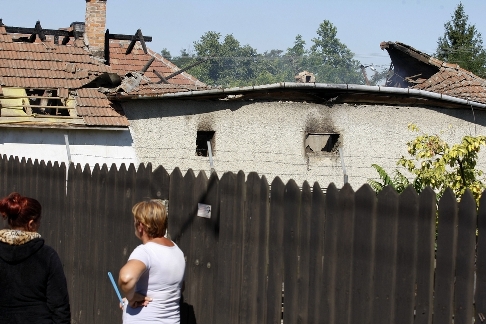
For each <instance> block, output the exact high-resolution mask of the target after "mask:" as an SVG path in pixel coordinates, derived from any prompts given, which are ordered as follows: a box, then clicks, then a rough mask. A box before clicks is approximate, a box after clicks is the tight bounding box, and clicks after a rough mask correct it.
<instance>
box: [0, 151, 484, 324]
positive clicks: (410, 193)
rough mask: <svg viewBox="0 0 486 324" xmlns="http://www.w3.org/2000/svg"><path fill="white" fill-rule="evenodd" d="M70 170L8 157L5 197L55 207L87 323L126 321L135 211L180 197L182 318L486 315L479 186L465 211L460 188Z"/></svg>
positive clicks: (56, 239)
mask: <svg viewBox="0 0 486 324" xmlns="http://www.w3.org/2000/svg"><path fill="white" fill-rule="evenodd" d="M67 171H68V172H67V173H66V167H65V165H64V164H61V165H58V164H57V163H54V164H51V163H47V164H46V163H44V162H40V163H39V162H38V161H34V162H32V161H30V160H28V161H26V160H24V159H23V160H20V161H19V159H18V158H12V157H11V158H7V157H6V156H3V157H2V158H1V159H0V194H1V196H5V195H7V194H9V193H10V192H12V191H18V192H20V193H21V194H23V195H26V196H31V197H35V198H37V199H38V200H39V201H40V202H41V204H42V206H43V219H42V223H41V227H40V233H41V234H42V235H43V237H44V238H45V239H46V242H47V244H49V245H51V246H53V247H54V248H55V249H56V250H57V251H58V253H59V254H60V256H61V259H62V261H63V263H64V269H65V272H66V276H67V279H68V285H69V292H70V298H71V308H72V318H73V320H72V322H73V323H87V324H93V323H120V322H121V311H120V310H119V309H118V302H117V297H116V295H115V292H114V290H113V288H112V287H111V284H110V281H109V280H108V277H107V272H108V271H111V272H112V273H113V274H114V275H115V277H116V276H117V275H118V270H119V269H120V267H121V266H122V265H123V264H124V263H125V262H126V260H127V258H128V256H129V254H130V252H131V251H132V250H133V249H134V248H135V247H136V246H137V245H138V244H140V242H139V241H137V239H136V238H135V236H134V229H133V221H132V216H131V207H132V205H133V204H134V203H136V202H138V201H140V200H143V199H146V198H159V199H168V200H169V233H170V236H171V238H172V239H173V240H174V241H175V242H176V243H177V244H178V245H179V246H180V248H181V249H182V250H183V252H184V254H185V256H186V261H187V266H186V290H185V291H184V293H183V297H184V298H183V304H182V308H181V309H182V314H181V323H198V324H207V323H216V324H219V323H221V324H222V323H225V324H226V323H236V324H237V323H258V324H260V323H262V324H266V323H268V324H270V323H275V324H277V323H281V321H282V320H283V323H285V324H287V323H292V324H293V323H346V324H347V323H349V324H351V323H387V324H389V323H407V324H412V323H417V324H419V323H440V324H446V323H453V322H454V324H458V323H471V322H472V321H473V319H475V321H476V322H477V323H482V322H483V320H484V316H483V314H485V316H486V234H484V233H486V202H484V200H485V199H486V198H485V197H486V195H484V196H483V198H482V201H483V203H482V204H480V208H479V211H477V209H476V205H475V202H474V199H473V197H472V195H471V194H470V193H469V192H467V193H466V194H465V195H464V196H463V197H462V199H461V202H460V203H457V202H456V198H455V197H454V195H453V194H452V192H451V191H447V192H446V193H445V195H444V196H443V197H442V199H441V201H440V202H439V204H436V200H435V194H434V193H433V192H432V191H431V190H425V191H424V192H422V193H421V194H420V195H417V194H416V193H415V191H414V190H413V189H412V188H409V189H407V190H406V191H405V192H403V193H402V194H400V195H398V194H397V193H396V192H394V191H393V190H392V189H390V188H386V189H385V190H383V191H382V192H380V194H379V195H378V196H377V195H376V194H375V193H374V192H373V191H372V189H371V188H370V187H369V186H368V185H363V186H362V187H361V188H359V190H357V191H356V192H354V191H353V189H352V188H351V187H350V186H349V185H345V186H344V187H343V188H341V189H340V190H338V189H337V188H336V187H335V186H334V185H333V184H330V185H329V186H328V187H327V190H326V194H324V193H323V190H322V188H321V187H320V186H319V184H317V183H315V184H313V187H312V188H311V187H310V185H309V184H308V183H307V182H304V184H303V185H302V186H301V188H299V186H298V185H297V184H296V183H295V182H294V181H293V180H290V181H289V182H288V183H287V184H284V183H283V182H282V181H281V180H280V179H279V178H275V179H274V180H273V181H272V183H271V186H269V183H268V182H267V180H266V179H265V177H259V176H258V175H257V174H256V173H249V174H248V175H245V174H244V173H243V172H241V171H240V172H239V173H237V174H233V173H225V174H223V175H222V176H221V178H219V177H218V176H217V175H216V174H215V173H213V174H211V176H210V177H209V178H208V177H207V176H206V174H205V173H204V172H200V173H199V174H197V175H196V174H195V173H194V172H193V171H192V170H189V171H188V172H187V173H186V174H185V175H183V174H182V173H181V171H180V170H179V169H178V168H176V169H175V170H173V171H172V173H171V174H170V175H169V174H168V173H167V171H166V170H164V169H163V168H162V167H159V168H157V169H156V170H153V171H152V169H151V166H150V165H148V166H144V165H140V166H139V167H138V168H137V169H136V168H135V167H134V166H133V165H130V166H129V167H128V169H126V167H125V166H124V165H122V166H121V168H120V169H118V170H117V168H116V167H115V166H114V165H113V166H111V167H110V168H109V169H108V167H107V166H106V165H103V166H102V167H101V168H100V167H99V166H98V165H97V166H95V167H94V169H93V170H90V168H89V167H88V166H85V167H84V168H82V167H81V166H79V165H77V166H74V165H71V166H70V167H69V169H68V170H67ZM66 174H67V176H68V181H67V182H66ZM270 188H271V190H270ZM198 203H203V204H207V205H211V207H212V211H211V218H203V217H198V216H197V206H198ZM437 205H438V206H439V207H438V212H437V211H436V206H437ZM436 217H437V219H438V228H437V229H436ZM4 226H5V223H4ZM437 233H438V236H437V239H436V234H437Z"/></svg>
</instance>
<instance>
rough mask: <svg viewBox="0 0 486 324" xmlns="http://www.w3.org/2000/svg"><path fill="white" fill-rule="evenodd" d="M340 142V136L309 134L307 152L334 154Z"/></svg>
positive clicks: (306, 145) (306, 142)
mask: <svg viewBox="0 0 486 324" xmlns="http://www.w3.org/2000/svg"><path fill="white" fill-rule="evenodd" d="M338 141H339V134H322V133H320V134H318V133H309V134H307V137H306V139H305V152H306V153H316V152H332V151H333V150H334V148H335V146H336V144H337V143H338Z"/></svg>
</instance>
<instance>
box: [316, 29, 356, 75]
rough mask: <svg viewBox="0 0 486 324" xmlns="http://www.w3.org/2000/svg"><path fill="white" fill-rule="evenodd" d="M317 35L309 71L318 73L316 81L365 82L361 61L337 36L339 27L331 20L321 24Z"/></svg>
mask: <svg viewBox="0 0 486 324" xmlns="http://www.w3.org/2000/svg"><path fill="white" fill-rule="evenodd" d="M317 36H318V37H315V38H313V39H312V42H313V43H314V44H313V45H312V46H311V48H310V54H309V63H310V64H309V71H310V72H313V73H314V74H315V75H316V82H328V83H357V84H364V77H363V75H362V73H361V72H360V68H359V66H360V62H359V61H357V60H355V59H354V54H353V52H351V50H350V49H349V48H348V47H347V46H346V45H344V44H343V43H341V41H340V40H339V39H338V38H337V28H336V27H335V26H334V25H333V24H332V23H331V22H330V21H329V20H324V21H323V22H322V23H321V24H320V25H319V28H318V29H317Z"/></svg>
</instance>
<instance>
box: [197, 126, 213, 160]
mask: <svg viewBox="0 0 486 324" xmlns="http://www.w3.org/2000/svg"><path fill="white" fill-rule="evenodd" d="M214 133H215V132H214V131H197V137H196V155H197V156H209V149H208V141H210V144H211V147H213V146H214V145H213V138H214ZM212 153H213V155H214V152H212Z"/></svg>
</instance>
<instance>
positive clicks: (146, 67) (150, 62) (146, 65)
mask: <svg viewBox="0 0 486 324" xmlns="http://www.w3.org/2000/svg"><path fill="white" fill-rule="evenodd" d="M154 60H155V57H152V58H151V59H150V60H148V61H147V63H145V66H144V67H143V68H142V70H140V72H141V73H145V72H147V70H148V68H149V67H150V65H151V64H152V63H153V62H154Z"/></svg>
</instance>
